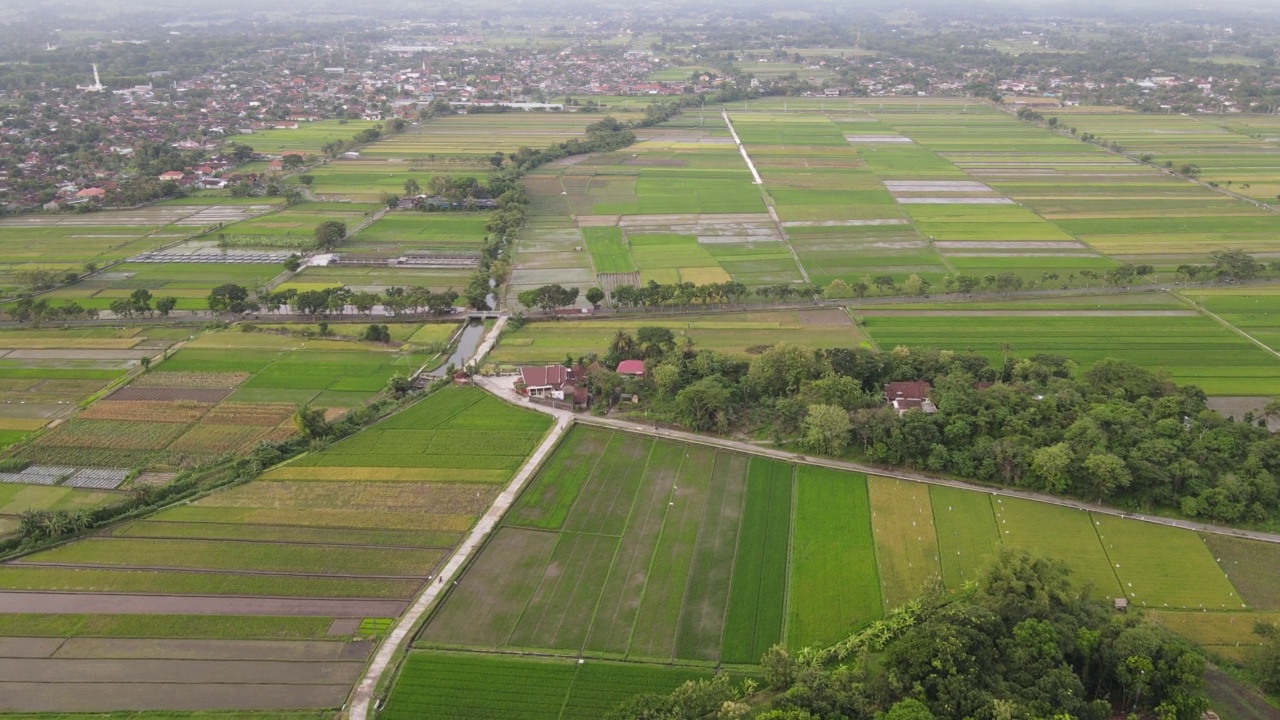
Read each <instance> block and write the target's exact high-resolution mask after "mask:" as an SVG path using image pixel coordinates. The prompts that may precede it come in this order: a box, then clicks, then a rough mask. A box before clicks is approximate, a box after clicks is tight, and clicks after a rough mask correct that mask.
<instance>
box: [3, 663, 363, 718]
mask: <svg viewBox="0 0 1280 720" xmlns="http://www.w3.org/2000/svg"><path fill="white" fill-rule="evenodd" d="M227 664H228V665H229V664H231V663H227ZM350 690H351V683H341V684H333V685H266V684H261V683H254V684H236V683H229V684H223V683H208V682H206V683H198V684H189V683H165V682H150V683H141V682H138V683H122V684H111V683H83V682H0V710H2V711H7V712H14V711H22V712H92V711H104V710H256V709H262V708H275V709H280V710H285V709H289V708H328V707H332V708H336V707H338V706H340V705H342V703H343V701H344V700H346V698H347V693H348V692H349V691H350Z"/></svg>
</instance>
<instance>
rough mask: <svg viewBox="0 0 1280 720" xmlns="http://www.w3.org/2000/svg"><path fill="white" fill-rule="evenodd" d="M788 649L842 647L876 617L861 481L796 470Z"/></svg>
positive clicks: (877, 599) (879, 603)
mask: <svg viewBox="0 0 1280 720" xmlns="http://www.w3.org/2000/svg"><path fill="white" fill-rule="evenodd" d="M795 487H796V490H795V493H796V494H795V519H794V521H793V523H794V529H793V530H792V546H791V561H790V562H791V585H790V588H789V589H788V593H787V594H788V602H787V608H788V618H787V646H788V647H791V648H794V649H799V648H803V647H808V646H811V645H817V646H825V645H831V644H833V643H835V642H837V641H839V640H842V639H843V638H845V637H846V636H848V635H849V634H851V633H852V632H853V631H855V630H857V629H858V628H860V627H861V626H862V625H865V624H866V623H869V622H871V621H872V620H875V619H877V618H879V617H880V616H881V614H882V613H883V602H884V601H883V598H882V596H881V592H880V577H879V571H878V570H877V567H876V555H875V545H874V539H873V536H872V531H871V509H870V500H869V498H868V495H867V481H866V478H865V477H864V476H861V475H854V474H852V473H844V472H840V471H837V470H828V469H825V468H816V467H812V466H807V465H802V466H800V467H799V469H798V471H797V473H796V479H795Z"/></svg>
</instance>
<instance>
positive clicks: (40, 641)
mask: <svg viewBox="0 0 1280 720" xmlns="http://www.w3.org/2000/svg"><path fill="white" fill-rule="evenodd" d="M63 642H65V640H63V639H62V638H39V637H29V638H20V637H7V638H0V658H47V657H53V654H54V653H55V652H57V650H58V646H59V645H61V644H62V643H63Z"/></svg>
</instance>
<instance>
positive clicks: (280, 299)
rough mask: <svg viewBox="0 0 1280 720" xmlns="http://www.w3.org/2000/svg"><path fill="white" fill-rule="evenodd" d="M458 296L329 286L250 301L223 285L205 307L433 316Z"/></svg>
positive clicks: (218, 310)
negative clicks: (379, 311) (379, 308)
mask: <svg viewBox="0 0 1280 720" xmlns="http://www.w3.org/2000/svg"><path fill="white" fill-rule="evenodd" d="M458 297H459V296H458V293H457V292H455V291H453V290H446V291H444V292H435V291H434V290H431V289H430V288H426V287H394V286H393V287H389V288H387V290H386V292H385V293H374V292H367V291H356V290H352V289H351V288H348V287H333V288H325V289H323V290H304V291H302V292H298V291H297V290H295V289H289V290H280V291H278V292H262V293H259V294H258V296H257V297H256V298H254V297H252V295H251V293H250V292H249V289H248V288H246V287H243V286H241V285H234V284H226V285H219V286H218V287H216V288H214V289H213V290H212V291H211V292H210V293H209V298H208V304H209V309H210V310H211V311H213V312H214V313H226V312H229V313H232V314H235V315H243V314H244V313H250V312H258V311H259V310H263V311H266V312H269V313H274V312H279V311H280V310H281V309H282V308H284V307H286V306H288V307H289V309H291V310H293V311H294V312H297V313H301V314H303V315H313V316H318V315H331V314H342V313H344V312H346V310H347V308H352V309H354V310H355V311H356V312H360V313H365V314H367V315H372V313H373V309H374V307H376V306H378V305H381V306H382V307H383V308H384V309H386V310H388V311H389V312H391V313H392V314H401V313H406V312H411V313H419V314H420V313H423V312H429V313H432V314H434V315H443V314H445V313H449V312H453V309H454V306H455V303H456V302H457V300H458ZM163 299H164V298H161V300H163ZM158 305H159V301H157V309H159V307H158Z"/></svg>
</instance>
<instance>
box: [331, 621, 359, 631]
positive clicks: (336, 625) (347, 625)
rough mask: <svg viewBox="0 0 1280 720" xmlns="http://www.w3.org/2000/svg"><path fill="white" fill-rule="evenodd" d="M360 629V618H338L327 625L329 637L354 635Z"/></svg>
mask: <svg viewBox="0 0 1280 720" xmlns="http://www.w3.org/2000/svg"><path fill="white" fill-rule="evenodd" d="M359 629H360V618H338V619H337V620H334V621H333V623H332V624H331V625H329V634H330V635H354V634H355V633H356V631H357V630H359Z"/></svg>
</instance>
